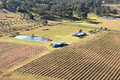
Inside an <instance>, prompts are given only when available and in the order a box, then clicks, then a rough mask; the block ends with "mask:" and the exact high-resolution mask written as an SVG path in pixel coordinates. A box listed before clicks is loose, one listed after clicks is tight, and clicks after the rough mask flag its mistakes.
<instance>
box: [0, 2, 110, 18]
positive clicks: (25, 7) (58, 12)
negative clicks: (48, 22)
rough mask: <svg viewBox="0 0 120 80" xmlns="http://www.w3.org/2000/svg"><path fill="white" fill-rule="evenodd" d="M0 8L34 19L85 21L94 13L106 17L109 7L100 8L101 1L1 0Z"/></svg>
mask: <svg viewBox="0 0 120 80" xmlns="http://www.w3.org/2000/svg"><path fill="white" fill-rule="evenodd" d="M1 1H2V5H1V8H2V9H3V8H4V9H7V10H9V11H12V12H22V13H26V14H29V16H30V18H31V19H32V18H34V16H35V14H38V15H40V16H42V18H51V17H73V15H74V14H75V15H78V16H79V17H80V18H81V19H86V18H87V14H88V13H90V12H94V13H96V14H97V15H99V16H103V15H108V14H109V13H110V12H111V10H110V8H109V7H102V6H101V3H102V0H1Z"/></svg>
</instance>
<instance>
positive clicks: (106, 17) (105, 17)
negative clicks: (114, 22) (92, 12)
mask: <svg viewBox="0 0 120 80" xmlns="http://www.w3.org/2000/svg"><path fill="white" fill-rule="evenodd" d="M101 18H104V19H118V20H119V19H120V18H119V17H118V18H115V17H108V16H103V17H101Z"/></svg>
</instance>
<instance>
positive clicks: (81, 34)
mask: <svg viewBox="0 0 120 80" xmlns="http://www.w3.org/2000/svg"><path fill="white" fill-rule="evenodd" d="M72 36H76V37H84V36H86V33H84V32H77V33H73V34H72Z"/></svg>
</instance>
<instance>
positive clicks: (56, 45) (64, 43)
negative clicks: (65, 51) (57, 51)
mask: <svg viewBox="0 0 120 80" xmlns="http://www.w3.org/2000/svg"><path fill="white" fill-rule="evenodd" d="M66 45H67V43H66V42H65V41H62V42H53V43H52V44H51V46H52V47H54V48H57V47H63V46H66Z"/></svg>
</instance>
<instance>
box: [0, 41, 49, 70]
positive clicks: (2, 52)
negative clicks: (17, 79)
mask: <svg viewBox="0 0 120 80" xmlns="http://www.w3.org/2000/svg"><path fill="white" fill-rule="evenodd" d="M46 50H47V48H46V47H42V46H41V47H37V46H30V45H22V44H15V43H8V42H0V70H7V69H9V68H12V67H13V66H15V65H17V64H19V63H20V62H22V61H25V60H27V59H29V58H31V57H34V56H36V55H38V54H40V53H42V52H43V51H46Z"/></svg>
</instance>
